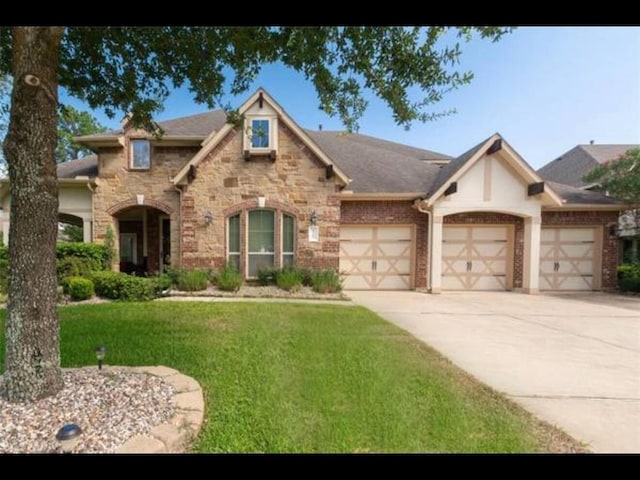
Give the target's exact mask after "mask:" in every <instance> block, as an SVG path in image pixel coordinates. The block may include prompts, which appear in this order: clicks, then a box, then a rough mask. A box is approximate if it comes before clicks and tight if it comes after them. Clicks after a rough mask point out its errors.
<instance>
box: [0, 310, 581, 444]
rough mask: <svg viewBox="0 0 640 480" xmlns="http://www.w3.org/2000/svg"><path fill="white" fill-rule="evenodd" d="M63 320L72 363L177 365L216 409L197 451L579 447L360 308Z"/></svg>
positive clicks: (66, 356)
mask: <svg viewBox="0 0 640 480" xmlns="http://www.w3.org/2000/svg"><path fill="white" fill-rule="evenodd" d="M4 318H5V312H4V311H1V312H0V323H2V334H0V335H4ZM60 318H61V354H62V364H63V366H65V367H71V366H82V365H87V364H93V363H95V358H94V354H93V349H94V348H95V346H96V345H98V344H105V345H106V346H107V349H108V351H107V357H106V363H107V364H113V365H116V364H118V365H166V366H169V367H172V368H176V369H178V370H180V371H181V372H183V373H185V374H186V375H189V376H192V377H194V378H195V379H197V380H198V381H199V382H200V384H201V385H202V387H203V390H204V394H205V403H206V408H205V422H204V425H203V428H202V430H201V432H200V435H199V437H198V439H197V441H196V443H195V444H194V445H193V447H192V450H193V451H195V452H532V451H553V450H557V449H558V448H559V447H558V445H565V446H566V445H567V444H569V445H570V446H571V445H573V446H575V444H574V443H573V442H572V441H571V440H570V439H568V437H566V436H564V435H563V434H562V433H560V432H559V431H557V430H554V429H552V428H551V427H548V426H546V425H543V424H541V423H540V422H538V421H537V420H535V419H534V418H533V417H532V416H531V415H529V414H528V413H527V412H525V411H524V410H522V409H520V408H519V407H517V406H516V405H515V404H513V403H512V402H510V401H508V400H506V399H505V398H504V397H502V396H500V395H498V394H497V393H495V392H494V391H492V390H490V389H489V388H487V387H485V386H483V385H481V384H479V383H478V382H476V381H475V380H474V379H472V378H471V377H469V376H468V375H467V374H465V373H464V372H462V371H461V370H459V369H458V368H456V367H455V366H453V365H452V364H451V363H449V362H448V361H447V360H446V359H444V358H443V357H441V356H440V355H439V354H437V353H436V352H435V351H433V350H432V349H430V348H428V347H427V346H425V345H423V344H422V343H420V342H418V341H417V340H415V339H414V338H413V337H411V336H410V335H409V334H407V333H406V332H404V331H402V330H401V329H399V328H397V327H395V326H394V325H392V324H390V323H388V322H385V321H384V320H382V319H380V318H379V317H378V316H376V315H374V314H373V313H371V312H370V311H368V310H366V309H364V308H361V307H347V306H335V305H316V304H284V303H208V302H207V303H204V302H203V303H199V302H175V303H173V302H155V303H153V302H152V303H138V304H135V303H134V304H131V303H109V304H98V305H82V306H69V307H64V308H61V309H60ZM1 340H2V341H1V342H0V354H1V358H4V352H3V350H2V349H3V347H4V338H3V337H2V338H1ZM558 439H561V441H560V442H559V441H558ZM561 448H565V447H561Z"/></svg>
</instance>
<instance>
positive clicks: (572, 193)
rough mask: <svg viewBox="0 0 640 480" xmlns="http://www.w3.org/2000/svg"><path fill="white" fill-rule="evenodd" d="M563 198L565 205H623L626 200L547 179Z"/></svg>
mask: <svg viewBox="0 0 640 480" xmlns="http://www.w3.org/2000/svg"><path fill="white" fill-rule="evenodd" d="M547 183H548V184H549V186H550V187H551V188H553V191H554V192H556V193H557V194H558V195H559V196H560V197H561V198H562V203H563V204H564V205H612V206H613V205H623V204H625V202H623V201H622V200H617V199H615V198H611V197H607V196H606V195H604V194H602V193H600V192H592V191H590V190H584V189H583V188H578V187H572V186H571V185H564V184H562V183H557V182H552V181H547Z"/></svg>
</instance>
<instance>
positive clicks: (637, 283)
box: [618, 277, 640, 292]
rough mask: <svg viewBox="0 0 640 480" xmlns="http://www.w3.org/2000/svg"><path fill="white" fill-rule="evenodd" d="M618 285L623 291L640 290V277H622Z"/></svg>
mask: <svg viewBox="0 0 640 480" xmlns="http://www.w3.org/2000/svg"><path fill="white" fill-rule="evenodd" d="M618 285H619V286H620V290H622V291H623V292H640V277H633V278H631V277H627V278H622V279H621V280H620V281H619V282H618Z"/></svg>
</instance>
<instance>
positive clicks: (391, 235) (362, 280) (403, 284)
mask: <svg viewBox="0 0 640 480" xmlns="http://www.w3.org/2000/svg"><path fill="white" fill-rule="evenodd" d="M413 238H414V228H413V226H412V225H384V226H383V225H366V226H363V225H343V226H342V227H340V273H341V274H343V278H344V288H346V289H350V290H409V289H411V288H412V287H413V279H412V269H411V266H412V265H413V256H414V253H413V250H414V249H413V244H414V240H413Z"/></svg>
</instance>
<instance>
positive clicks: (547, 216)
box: [542, 211, 618, 290]
mask: <svg viewBox="0 0 640 480" xmlns="http://www.w3.org/2000/svg"><path fill="white" fill-rule="evenodd" d="M617 224H618V212H593V211H592V212H543V213H542V225H543V226H544V225H558V226H561V225H568V226H571V225H573V226H580V225H585V226H588V225H602V226H603V227H604V228H603V229H602V289H603V290H614V289H615V288H616V286H617V276H616V275H617V266H618V238H617V237H616V236H615V235H609V227H610V226H611V225H617Z"/></svg>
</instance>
